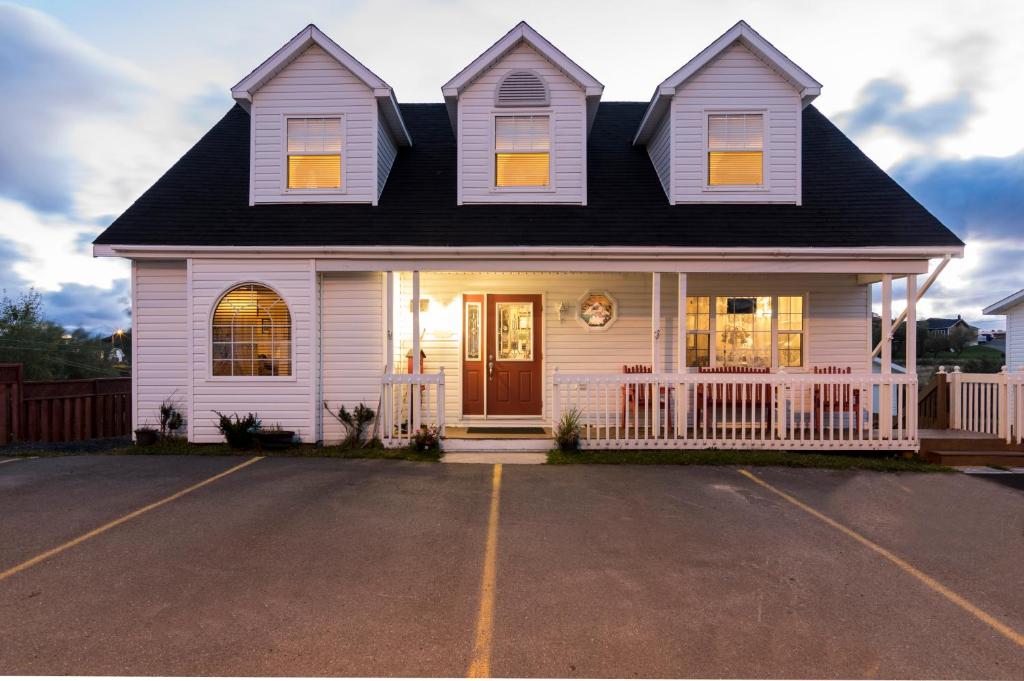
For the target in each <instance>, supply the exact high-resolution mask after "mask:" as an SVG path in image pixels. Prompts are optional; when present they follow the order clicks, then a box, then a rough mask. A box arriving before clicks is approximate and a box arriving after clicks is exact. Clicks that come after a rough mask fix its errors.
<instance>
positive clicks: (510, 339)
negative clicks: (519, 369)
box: [495, 303, 533, 362]
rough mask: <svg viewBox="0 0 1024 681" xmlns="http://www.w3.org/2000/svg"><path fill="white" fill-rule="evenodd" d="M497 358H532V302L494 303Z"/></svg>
mask: <svg viewBox="0 0 1024 681" xmlns="http://www.w3.org/2000/svg"><path fill="white" fill-rule="evenodd" d="M495 315H496V316H497V319H496V320H495V327H496V328H495V331H497V337H498V360H499V361H502V362H530V361H532V360H533V303H495Z"/></svg>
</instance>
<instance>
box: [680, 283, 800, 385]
mask: <svg viewBox="0 0 1024 681" xmlns="http://www.w3.org/2000/svg"><path fill="white" fill-rule="evenodd" d="M686 297H687V298H709V299H710V301H709V303H710V309H709V312H710V320H709V324H708V325H709V327H710V331H687V332H686V335H687V336H690V335H691V334H705V333H707V334H710V338H709V341H710V344H709V347H708V366H709V367H716V368H717V367H719V366H722V365H721V364H719V362H718V306H717V305H716V301H717V299H718V298H771V305H772V328H771V343H772V346H771V367H770V368H771V370H772V371H778V370H779V369H780V368H781V369H785V370H786V371H795V372H804V371H807V370H808V368H809V367H810V337H811V333H810V323H809V321H810V314H809V311H810V307H809V305H810V294H809V293H807V292H806V291H805V292H801V293H768V294H764V293H762V294H750V293H696V292H693V291H688V292H687V294H686ZM779 298H803V319H802V322H803V329H802V330H801V331H800V332H799V333H800V334H801V335H802V336H803V337H802V339H801V350H802V358H801V359H802V360H803V363H802V364H801V365H800V366H792V367H783V366H782V365H781V364H779ZM684 309H685V308H684ZM782 333H796V332H793V331H783V332H782ZM684 349H685V346H684ZM684 369H685V370H686V371H688V372H696V371H699V370H700V369H699V367H696V366H690V365H689V364H688V365H687V366H686V367H684Z"/></svg>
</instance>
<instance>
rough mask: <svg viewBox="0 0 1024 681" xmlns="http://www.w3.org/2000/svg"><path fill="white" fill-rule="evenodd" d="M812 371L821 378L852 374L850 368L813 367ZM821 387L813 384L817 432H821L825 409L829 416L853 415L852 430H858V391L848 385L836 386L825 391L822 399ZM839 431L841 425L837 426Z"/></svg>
mask: <svg viewBox="0 0 1024 681" xmlns="http://www.w3.org/2000/svg"><path fill="white" fill-rule="evenodd" d="M812 371H813V372H814V373H815V374H817V375H821V376H836V375H844V374H852V373H853V369H852V368H851V367H846V368H845V369H844V368H842V367H835V366H829V367H814V368H813V369H812ZM821 389H822V386H821V385H819V384H817V383H815V384H814V402H813V405H814V409H815V411H816V412H817V415H818V416H817V419H816V421H817V426H818V432H819V433H821V432H823V430H822V421H823V419H824V412H825V410H826V409H827V410H828V412H829V415H830V416H834V415H835V414H844V413H845V414H849V413H851V412H852V413H853V428H854V430H860V390H855V389H853V388H852V387H851V386H850V385H837V386H830V387H829V388H828V389H827V390H826V391H825V396H824V398H823V397H822V394H821ZM839 429H840V430H842V423H841V422H840V424H839Z"/></svg>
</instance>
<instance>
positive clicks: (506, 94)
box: [495, 71, 548, 106]
mask: <svg viewBox="0 0 1024 681" xmlns="http://www.w3.org/2000/svg"><path fill="white" fill-rule="evenodd" d="M495 100H496V101H495V103H496V104H497V105H498V106H547V105H548V89H547V87H546V86H545V85H544V81H543V80H541V79H540V76H538V75H537V74H536V73H533V72H532V71H513V72H512V73H510V74H508V75H507V76H505V78H504V79H503V80H502V81H501V83H500V84H499V85H498V92H497V95H496V96H495Z"/></svg>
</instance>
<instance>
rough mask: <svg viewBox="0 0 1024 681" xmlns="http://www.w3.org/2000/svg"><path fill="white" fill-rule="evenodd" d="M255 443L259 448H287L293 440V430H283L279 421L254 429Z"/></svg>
mask: <svg viewBox="0 0 1024 681" xmlns="http://www.w3.org/2000/svg"><path fill="white" fill-rule="evenodd" d="M255 435H256V443H257V444H258V445H259V446H260V449H272V450H273V449H287V448H288V447H290V446H291V445H292V443H293V442H294V441H295V431H294V430H285V429H284V428H282V427H281V424H280V423H277V424H274V425H273V426H271V427H270V428H260V429H259V430H257V431H256V433H255Z"/></svg>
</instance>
